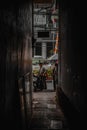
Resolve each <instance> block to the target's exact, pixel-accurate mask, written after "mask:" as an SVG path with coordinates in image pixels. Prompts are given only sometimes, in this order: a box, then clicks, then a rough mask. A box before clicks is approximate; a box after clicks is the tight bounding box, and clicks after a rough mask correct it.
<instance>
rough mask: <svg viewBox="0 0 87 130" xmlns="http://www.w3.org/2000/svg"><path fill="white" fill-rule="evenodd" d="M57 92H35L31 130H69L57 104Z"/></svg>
mask: <svg viewBox="0 0 87 130" xmlns="http://www.w3.org/2000/svg"><path fill="white" fill-rule="evenodd" d="M55 96H56V92H54V91H43V92H33V116H32V121H31V125H30V130H69V128H68V125H67V120H66V118H65V117H64V115H63V113H62V111H61V109H60V106H59V105H58V104H56V100H55V99H56V98H55Z"/></svg>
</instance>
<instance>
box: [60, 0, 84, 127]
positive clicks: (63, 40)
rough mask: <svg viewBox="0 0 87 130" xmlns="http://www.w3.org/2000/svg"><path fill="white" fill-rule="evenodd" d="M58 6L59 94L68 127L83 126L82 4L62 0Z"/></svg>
mask: <svg viewBox="0 0 87 130" xmlns="http://www.w3.org/2000/svg"><path fill="white" fill-rule="evenodd" d="M59 7H60V8H59V18H60V22H59V65H58V67H59V70H58V71H59V72H58V74H59V75H58V96H59V100H60V103H61V105H62V107H63V110H64V112H65V110H66V112H65V113H67V114H66V115H67V116H68V117H69V119H70V120H69V122H71V123H70V124H72V125H71V128H72V129H74V128H84V126H85V115H86V91H85V90H86V88H85V84H84V82H83V72H84V73H85V69H84V65H85V60H84V57H85V55H84V53H83V52H82V50H84V49H83V48H84V47H83V45H82V44H83V41H82V38H83V39H84V37H83V35H82V30H81V28H82V23H81V22H82V20H81V13H80V11H82V10H81V3H80V2H79V4H78V3H76V2H75V1H66V0H65V1H63V0H61V1H60V2H59ZM82 12H84V11H82ZM60 88H61V89H60ZM76 126H77V127H76Z"/></svg>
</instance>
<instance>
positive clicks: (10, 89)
mask: <svg viewBox="0 0 87 130" xmlns="http://www.w3.org/2000/svg"><path fill="white" fill-rule="evenodd" d="M31 34H32V2H31V1H29V2H27V1H13V2H10V1H8V2H6V3H5V4H0V121H1V122H0V124H1V125H0V129H1V128H2V129H4V127H5V128H7V129H9V130H10V129H22V128H23V126H22V123H23V122H22V118H21V107H22V106H21V104H20V97H19V96H20V95H19V84H18V80H19V78H20V77H22V76H23V75H25V74H26V73H28V72H29V73H31V64H32V63H31V58H32V55H31V54H32V52H31V37H32V36H31ZM29 87H30V86H29ZM29 97H31V94H29ZM29 105H31V103H30V104H29ZM30 108H31V107H30ZM30 112H31V110H30ZM28 113H29V112H28Z"/></svg>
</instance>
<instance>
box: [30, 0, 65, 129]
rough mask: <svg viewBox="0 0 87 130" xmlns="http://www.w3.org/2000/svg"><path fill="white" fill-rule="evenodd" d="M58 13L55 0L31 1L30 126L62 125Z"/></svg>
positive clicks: (39, 127)
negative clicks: (58, 97)
mask: <svg viewBox="0 0 87 130" xmlns="http://www.w3.org/2000/svg"><path fill="white" fill-rule="evenodd" d="M58 13H59V7H58V2H57V0H50V1H48V2H47V1H37V0H34V1H33V27H32V29H33V51H32V56H33V57H32V69H33V89H32V90H33V91H32V93H33V94H32V98H33V100H32V102H33V105H32V111H33V116H32V121H31V129H63V120H65V118H64V115H63V113H62V111H61V109H60V108H59V105H58V104H56V100H57V98H56V88H57V87H58V33H59V14H58ZM43 68H44V69H45V70H43ZM44 74H45V76H44ZM44 77H45V80H44V79H43V78H44ZM40 78H41V79H40ZM44 83H45V85H44Z"/></svg>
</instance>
